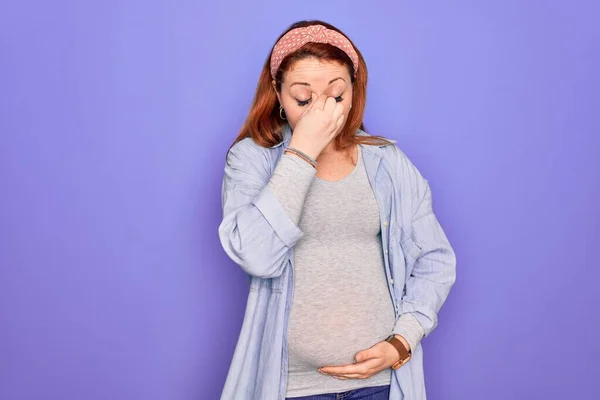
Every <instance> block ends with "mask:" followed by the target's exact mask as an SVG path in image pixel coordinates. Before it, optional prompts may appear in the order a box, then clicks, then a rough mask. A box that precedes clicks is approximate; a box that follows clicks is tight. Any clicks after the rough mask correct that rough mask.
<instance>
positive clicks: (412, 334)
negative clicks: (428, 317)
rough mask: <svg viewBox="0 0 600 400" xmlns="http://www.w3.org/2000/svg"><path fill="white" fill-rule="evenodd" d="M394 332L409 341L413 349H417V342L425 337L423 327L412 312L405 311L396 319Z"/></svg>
mask: <svg viewBox="0 0 600 400" xmlns="http://www.w3.org/2000/svg"><path fill="white" fill-rule="evenodd" d="M392 334H394V335H400V336H402V337H403V338H404V339H406V341H407V342H408V344H409V346H410V349H411V351H413V352H414V351H415V348H416V347H417V344H418V343H419V342H420V341H421V339H422V338H423V336H424V334H425V332H424V330H423V327H422V326H421V324H420V323H419V321H418V320H417V318H416V317H415V316H414V315H413V314H412V313H403V314H401V315H400V318H398V320H397V321H396V324H395V325H394V329H393V330H392Z"/></svg>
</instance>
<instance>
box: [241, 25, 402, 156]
mask: <svg viewBox="0 0 600 400" xmlns="http://www.w3.org/2000/svg"><path fill="white" fill-rule="evenodd" d="M311 25H323V26H325V27H326V28H328V29H332V30H335V31H337V32H339V33H341V34H342V35H344V36H346V35H345V34H344V33H343V32H342V31H340V30H339V29H338V28H336V27H335V26H333V25H331V24H328V23H326V22H322V21H316V20H312V21H299V22H296V23H294V24H292V25H291V26H290V27H289V28H288V29H287V30H286V31H285V32H283V33H282V34H281V35H280V36H279V38H277V41H279V39H281V38H282V37H283V36H284V35H285V34H286V33H287V32H289V31H290V30H292V29H295V28H301V27H306V26H311ZM346 37H347V36H346ZM347 38H348V37H347ZM348 40H350V38H348ZM277 41H275V43H277ZM350 43H352V41H351V40H350ZM352 46H353V47H354V50H356V53H357V54H358V71H356V77H355V76H354V72H355V71H354V65H353V64H352V61H351V60H350V57H348V55H347V54H346V53H345V52H344V51H343V50H341V49H339V48H337V47H335V46H333V45H330V44H325V43H313V42H310V43H306V44H305V45H304V46H302V47H301V48H299V49H298V50H296V51H295V52H293V53H291V54H289V55H288V56H287V57H285V58H284V59H283V60H282V62H281V65H280V66H279V69H278V70H277V74H276V76H275V86H276V90H277V91H278V92H280V91H281V82H282V80H283V74H284V73H285V72H286V71H288V70H289V69H290V68H291V67H292V65H293V64H294V63H295V62H296V61H298V60H302V59H305V58H309V57H312V58H316V59H318V60H321V61H333V62H337V63H339V64H342V65H344V66H346V67H347V68H348V72H349V73H350V77H351V80H352V87H353V95H352V108H351V109H350V112H349V114H348V118H347V120H346V121H345V123H344V127H343V128H342V131H341V132H340V133H339V134H338V135H337V136H336V137H335V138H334V147H335V149H336V150H347V149H349V148H351V147H352V146H353V145H355V144H359V143H360V144H372V145H382V144H387V145H389V144H391V142H390V141H388V140H387V139H386V138H384V137H381V136H375V135H370V136H357V135H356V132H357V130H358V129H361V130H365V127H364V124H363V115H364V111H365V105H366V100H367V65H366V63H365V60H364V58H363V56H362V54H361V53H360V52H359V51H358V49H357V48H356V46H355V45H354V43H352ZM273 47H275V44H273ZM272 52H273V48H271V53H269V57H267V60H266V61H265V64H264V66H263V69H262V71H261V74H260V78H259V79H258V85H257V87H256V94H255V95H254V100H253V102H252V106H251V107H250V112H249V113H248V117H247V118H246V122H245V123H244V125H243V126H242V129H241V131H240V133H239V135H238V136H237V138H236V139H235V141H234V142H233V144H232V146H233V145H234V144H236V143H237V142H239V141H240V140H242V139H244V138H246V137H251V138H252V139H254V141H255V142H256V143H258V144H259V145H260V146H262V147H272V146H274V145H276V144H278V143H280V142H281V141H282V140H283V138H282V136H281V128H282V127H283V126H284V125H285V124H286V122H285V121H284V120H282V119H281V117H280V116H279V106H278V103H279V100H278V99H277V94H276V93H275V89H274V88H273V86H272V85H271V81H272V79H273V78H272V77H271V54H272Z"/></svg>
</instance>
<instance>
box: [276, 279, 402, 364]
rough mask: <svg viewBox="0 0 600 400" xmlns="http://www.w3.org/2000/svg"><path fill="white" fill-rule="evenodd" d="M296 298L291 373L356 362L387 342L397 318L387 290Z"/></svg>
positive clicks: (290, 330)
mask: <svg viewBox="0 0 600 400" xmlns="http://www.w3.org/2000/svg"><path fill="white" fill-rule="evenodd" d="M311 294H312V295H310V296H303V295H302V293H300V294H299V295H297V296H294V298H295V299H294V301H293V302H292V308H291V312H290V320H289V324H288V350H289V353H288V354H289V366H290V371H294V370H303V369H307V368H310V369H312V368H314V369H316V368H318V367H322V366H325V365H344V364H350V363H353V362H355V360H354V356H355V355H356V353H358V352H359V351H361V350H364V349H367V348H369V347H371V346H373V345H374V344H375V343H377V342H380V341H382V340H385V338H386V337H387V336H388V335H389V334H390V332H391V330H392V328H393V326H394V322H395V315H394V309H393V305H392V301H391V299H390V296H389V293H388V292H387V288H385V287H384V288H383V290H377V291H373V292H371V293H369V292H364V291H360V290H358V291H353V292H352V293H343V294H340V293H337V294H336V293H318V294H316V295H315V292H314V291H311Z"/></svg>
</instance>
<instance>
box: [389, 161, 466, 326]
mask: <svg viewBox="0 0 600 400" xmlns="http://www.w3.org/2000/svg"><path fill="white" fill-rule="evenodd" d="M399 153H400V157H401V160H402V162H401V163H400V166H401V169H402V172H400V175H399V176H402V177H403V179H405V180H406V181H407V182H410V185H406V186H407V187H411V191H412V193H407V196H410V198H411V199H412V201H411V215H412V218H411V228H410V229H409V232H408V233H407V232H405V233H406V236H407V237H405V238H402V239H401V241H402V245H403V246H412V245H415V246H412V250H411V249H409V248H406V249H404V250H405V251H406V250H408V251H406V252H407V253H408V257H409V260H410V261H412V262H413V267H412V269H409V270H410V271H411V272H410V276H408V278H407V280H406V287H405V293H404V295H403V297H402V301H401V312H402V313H412V314H413V315H414V317H415V318H416V319H417V320H418V321H419V323H420V324H421V326H422V327H423V337H427V336H428V335H429V334H430V333H431V332H432V331H433V330H434V329H435V328H436V326H437V323H438V318H437V315H438V312H439V311H440V309H441V307H442V305H443V304H444V302H445V301H446V298H447V297H448V294H449V293H450V289H451V288H452V286H453V285H454V282H455V281H456V255H455V252H454V250H453V249H452V246H451V245H450V242H449V241H448V238H447V237H446V235H445V233H444V230H443V229H442V226H441V225H440V223H439V221H438V219H437V217H436V215H435V213H434V212H433V202H432V195H431V188H430V186H429V182H428V181H427V179H425V178H424V177H423V176H422V175H421V173H420V172H419V170H418V169H417V168H416V167H415V166H414V165H413V164H412V163H411V162H410V160H409V159H408V157H406V155H405V154H404V153H403V152H402V151H400V152H399ZM410 242H412V243H410ZM411 257H412V259H411ZM400 329H401V327H400V326H399V327H398V330H400Z"/></svg>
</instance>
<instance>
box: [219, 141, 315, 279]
mask: <svg viewBox="0 0 600 400" xmlns="http://www.w3.org/2000/svg"><path fill="white" fill-rule="evenodd" d="M261 151H262V150H261V149H260V148H259V146H257V145H256V144H253V143H251V142H250V139H246V140H244V141H241V142H238V143H237V144H236V145H234V146H233V147H232V148H231V149H230V150H229V152H228V153H227V160H226V165H225V171H224V176H223V182H222V186H221V203H222V208H223V218H222V220H221V223H220V224H219V229H218V231H219V240H220V242H221V245H222V247H223V249H224V250H225V253H227V255H228V256H229V257H230V258H231V259H232V260H233V261H234V262H235V263H236V264H238V265H239V266H240V267H241V268H242V269H243V270H244V271H245V272H246V273H248V274H249V275H251V276H255V277H259V278H274V277H278V276H281V274H282V272H283V269H284V268H285V267H286V265H287V262H286V261H287V260H288V259H289V257H290V249H291V248H292V247H293V246H294V245H295V244H296V242H297V241H298V240H300V238H301V237H302V236H303V232H302V231H301V230H300V229H299V228H298V226H297V224H298V222H297V221H298V218H299V217H298V216H299V212H298V209H300V206H299V201H300V199H299V198H294V196H293V194H295V195H297V197H302V194H303V193H304V194H305V192H306V191H307V190H308V181H309V178H310V175H311V174H312V175H313V176H314V175H315V174H316V171H315V169H314V168H313V167H312V166H311V165H307V167H308V168H310V169H312V171H311V170H310V169H306V168H302V166H301V164H298V165H296V167H297V168H296V169H295V171H296V172H299V175H298V176H294V177H293V178H290V179H288V180H287V181H286V178H289V176H288V175H287V173H286V171H289V169H292V165H295V164H294V161H293V160H292V159H290V158H288V157H287V156H286V157H283V156H282V157H281V158H280V161H284V164H282V165H281V167H280V168H279V169H278V171H277V174H275V177H274V183H273V185H271V184H269V183H270V176H271V173H270V171H269V167H268V165H266V162H265V161H264V158H265V156H264V154H262V153H261ZM298 161H300V162H302V160H298ZM288 163H292V165H287V166H286V164H288ZM278 166H279V164H278ZM278 166H276V169H277V168H278ZM309 172H310V173H309ZM275 191H277V192H278V195H276V194H275ZM280 197H281V198H282V199H283V203H282V201H280V200H279V198H280ZM302 201H303V198H302ZM290 215H293V218H291V217H290Z"/></svg>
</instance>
